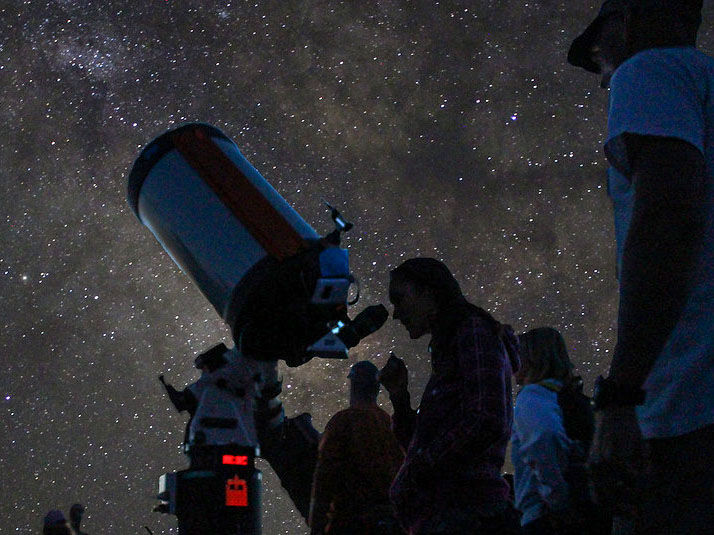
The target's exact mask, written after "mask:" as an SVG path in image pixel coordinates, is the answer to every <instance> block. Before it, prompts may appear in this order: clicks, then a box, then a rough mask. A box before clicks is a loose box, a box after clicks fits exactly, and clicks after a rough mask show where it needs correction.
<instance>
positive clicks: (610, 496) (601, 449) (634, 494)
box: [588, 407, 645, 515]
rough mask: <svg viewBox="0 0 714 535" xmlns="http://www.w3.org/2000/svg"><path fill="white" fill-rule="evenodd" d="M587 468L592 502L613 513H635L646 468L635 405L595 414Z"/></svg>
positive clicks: (613, 408) (612, 408) (607, 409)
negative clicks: (593, 434) (594, 426)
mask: <svg viewBox="0 0 714 535" xmlns="http://www.w3.org/2000/svg"><path fill="white" fill-rule="evenodd" d="M588 467H589V469H590V486H591V491H592V494H593V498H594V499H595V502H596V503H598V504H600V505H602V506H603V507H605V508H606V509H608V510H610V511H613V512H615V513H618V514H625V515H634V514H635V513H636V510H635V509H636V503H637V502H638V501H639V495H640V481H641V480H642V476H643V473H644V470H645V447H644V441H643V439H642V434H641V433H640V428H639V426H638V424H637V416H636V414H635V408H634V407H611V408H606V409H604V410H602V411H600V412H597V413H596V428H595V437H594V439H593V445H592V449H591V450H590V459H589V460H588Z"/></svg>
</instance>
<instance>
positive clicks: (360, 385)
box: [309, 360, 404, 535]
mask: <svg viewBox="0 0 714 535" xmlns="http://www.w3.org/2000/svg"><path fill="white" fill-rule="evenodd" d="M377 373H378V370H377V367H376V366H375V365H374V364H372V363H371V362H369V361H366V360H363V361H360V362H357V363H356V364H354V365H353V366H352V368H351V370H350V373H349V375H348V378H349V379H350V407H349V408H348V409H345V410H343V411H340V412H338V413H337V414H335V415H334V416H333V417H332V418H331V419H330V421H329V422H328V423H327V426H326V427H325V432H324V434H323V435H322V440H321V441H320V449H319V454H318V460H317V467H316V468H315V477H314V482H313V487H312V502H311V505H310V520H309V524H310V527H311V528H312V533H313V534H322V533H326V534H330V535H348V534H349V535H377V534H380V535H382V534H385V535H386V534H391V533H396V532H398V531H396V529H397V528H396V521H395V520H394V516H393V514H392V508H391V506H390V504H389V495H388V492H389V486H390V484H391V483H392V480H393V479H394V476H395V475H396V473H397V470H399V467H400V466H401V464H402V461H403V459H404V454H403V452H402V449H401V448H400V446H399V443H398V442H397V439H396V437H395V436H394V434H393V433H392V430H391V419H390V417H389V415H388V414H387V413H386V412H384V411H383V410H382V409H380V408H379V406H377V394H378V393H379V382H378V381H377Z"/></svg>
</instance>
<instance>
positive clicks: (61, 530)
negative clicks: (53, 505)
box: [42, 509, 74, 535]
mask: <svg viewBox="0 0 714 535" xmlns="http://www.w3.org/2000/svg"><path fill="white" fill-rule="evenodd" d="M73 533H74V531H73V530H72V528H71V527H70V525H69V524H68V523H67V519H66V518H65V517H64V514H63V513H62V511H60V510H58V509H53V510H52V511H49V512H48V513H47V514H46V515H45V518H44V519H43V525H42V535H72V534H73Z"/></svg>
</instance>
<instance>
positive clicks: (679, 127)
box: [568, 0, 714, 534]
mask: <svg viewBox="0 0 714 535" xmlns="http://www.w3.org/2000/svg"><path fill="white" fill-rule="evenodd" d="M701 6H702V2H701V0H656V1H655V0H629V1H628V0H608V1H607V2H605V4H603V7H602V9H601V11H600V14H599V15H598V17H597V19H596V20H595V21H594V22H593V23H592V24H591V25H590V26H589V27H588V28H587V29H586V31H585V32H584V33H583V34H582V35H581V36H580V37H578V38H577V39H576V40H575V41H574V42H573V45H572V46H571V49H570V52H569V57H568V59H569V61H570V62H571V63H572V64H574V65H576V66H580V67H583V68H585V69H587V70H589V71H592V72H596V73H600V74H602V75H603V82H604V84H603V85H604V86H607V82H608V81H609V78H610V76H612V80H611V82H610V88H611V89H610V110H609V124H608V129H609V132H608V137H607V142H606V144H605V153H606V155H607V158H608V160H609V162H610V164H611V166H612V168H611V170H610V175H609V188H608V189H609V191H610V195H611V197H612V200H613V203H614V209H615V230H616V238H617V253H618V255H617V257H618V258H617V260H618V273H619V280H620V307H619V311H618V340H617V346H616V348H615V352H614V355H613V359H612V364H611V366H610V373H609V376H608V377H607V379H602V378H600V379H599V380H598V382H597V383H596V391H595V399H596V404H597V406H598V408H599V409H600V410H601V421H600V425H599V429H598V433H597V435H596V439H595V444H594V447H593V453H592V456H591V465H592V472H593V477H594V484H595V487H596V490H597V491H598V494H599V495H600V497H607V496H608V495H609V496H613V495H615V493H614V490H615V489H617V488H621V489H625V490H628V489H629V485H630V484H632V483H633V482H634V481H635V479H636V478H637V477H638V475H639V476H641V475H642V473H643V472H642V470H643V464H642V462H641V458H640V459H638V458H637V456H638V454H640V453H641V448H639V447H637V445H638V443H639V439H640V436H639V434H640V430H641V432H642V435H643V436H644V438H645V439H647V445H648V451H649V452H650V459H649V460H650V462H651V470H652V471H651V472H648V473H647V477H646V479H647V481H646V483H645V485H646V491H645V492H644V493H643V496H644V497H645V503H644V504H643V508H642V514H641V515H640V521H641V524H642V525H641V526H640V530H641V532H642V533H648V534H651V533H667V534H685V533H686V534H694V533H711V532H712V530H714V527H713V526H714V463H713V462H712V459H714V403H712V392H714V336H712V333H714V224H713V222H714V135H713V134H712V133H713V132H714V92H713V91H712V87H714V60H712V58H710V57H709V56H706V55H705V54H702V53H700V52H698V51H697V50H696V49H695V41H696V34H697V30H698V28H699V24H700V22H701V13H700V11H701ZM635 407H637V410H635ZM638 471H639V473H638ZM613 484H616V486H615V485H613Z"/></svg>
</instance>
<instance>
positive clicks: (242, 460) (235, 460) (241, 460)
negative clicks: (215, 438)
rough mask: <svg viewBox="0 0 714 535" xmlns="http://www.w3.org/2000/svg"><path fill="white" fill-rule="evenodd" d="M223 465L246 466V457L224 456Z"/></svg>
mask: <svg viewBox="0 0 714 535" xmlns="http://www.w3.org/2000/svg"><path fill="white" fill-rule="evenodd" d="M223 464H233V465H238V466H248V456H247V455H224V456H223Z"/></svg>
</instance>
